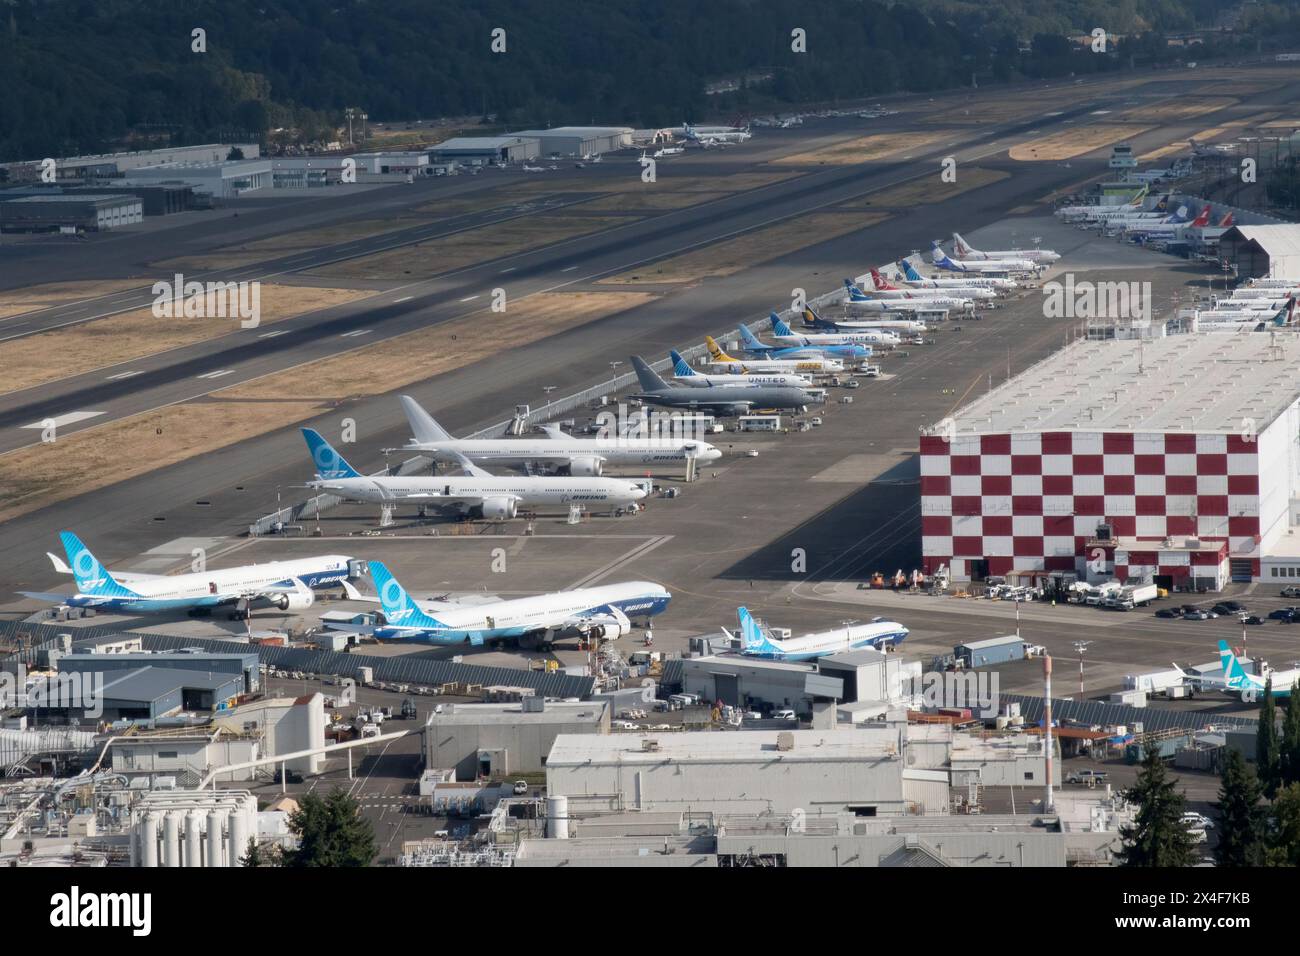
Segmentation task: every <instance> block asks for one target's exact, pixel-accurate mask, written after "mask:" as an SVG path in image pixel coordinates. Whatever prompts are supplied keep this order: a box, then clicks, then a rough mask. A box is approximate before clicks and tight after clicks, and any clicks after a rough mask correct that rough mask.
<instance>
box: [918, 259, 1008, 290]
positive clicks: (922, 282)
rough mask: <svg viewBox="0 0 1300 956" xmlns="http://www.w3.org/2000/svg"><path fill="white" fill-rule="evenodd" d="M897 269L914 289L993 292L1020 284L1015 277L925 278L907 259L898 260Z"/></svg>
mask: <svg viewBox="0 0 1300 956" xmlns="http://www.w3.org/2000/svg"><path fill="white" fill-rule="evenodd" d="M898 271H899V272H900V273H901V274H902V276H903V279H902V281H903V282H905V283H907V284H908V285H909V286H910V287H912V288H914V289H960V290H962V291H965V290H968V289H969V290H975V289H987V290H992V291H993V292H1009V291H1011V290H1012V289H1016V288H1019V286H1020V283H1018V282H1016V280H1015V279H1011V278H997V277H996V276H965V277H962V278H957V277H955V276H953V277H947V276H945V277H941V278H930V279H927V278H926V277H925V276H923V275H921V273H919V272H917V271H916V269H915V268H913V266H912V263H911V262H910V261H908V260H907V259H900V260H899V261H898Z"/></svg>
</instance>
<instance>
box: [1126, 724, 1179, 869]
mask: <svg viewBox="0 0 1300 956" xmlns="http://www.w3.org/2000/svg"><path fill="white" fill-rule="evenodd" d="M1175 787H1176V784H1175V783H1174V781H1173V780H1172V779H1170V777H1169V771H1168V770H1167V769H1166V768H1165V764H1164V761H1163V760H1161V759H1160V754H1159V753H1158V752H1157V751H1156V749H1155V748H1154V747H1148V748H1147V750H1146V754H1145V756H1144V757H1143V759H1142V772H1141V773H1139V774H1138V778H1137V782H1136V783H1134V785H1133V786H1132V787H1131V788H1129V789H1128V790H1126V791H1125V792H1124V798H1125V799H1126V800H1128V801H1129V802H1130V803H1134V804H1136V805H1137V808H1138V811H1137V817H1136V819H1135V820H1134V822H1133V825H1132V826H1125V827H1121V828H1120V831H1119V835H1120V838H1121V839H1122V840H1123V841H1124V848H1123V850H1122V851H1121V857H1122V861H1123V862H1122V864H1121V865H1122V866H1150V867H1178V866H1192V865H1193V864H1194V863H1195V862H1196V850H1195V844H1194V843H1193V842H1192V837H1191V834H1189V833H1188V832H1187V827H1186V825H1185V824H1184V823H1183V813H1184V811H1185V810H1186V809H1187V800H1186V798H1184V797H1183V795H1182V794H1181V793H1179V792H1178V791H1177V790H1176V789H1175Z"/></svg>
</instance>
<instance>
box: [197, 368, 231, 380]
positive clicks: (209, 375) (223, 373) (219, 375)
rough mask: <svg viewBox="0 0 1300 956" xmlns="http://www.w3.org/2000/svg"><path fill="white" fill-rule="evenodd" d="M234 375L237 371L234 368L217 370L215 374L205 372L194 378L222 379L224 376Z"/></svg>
mask: <svg viewBox="0 0 1300 956" xmlns="http://www.w3.org/2000/svg"><path fill="white" fill-rule="evenodd" d="M234 374H235V370H234V369H233V368H222V369H217V371H215V372H204V373H203V374H202V375H196V376H194V377H195V378H222V377H223V376H226V375H234Z"/></svg>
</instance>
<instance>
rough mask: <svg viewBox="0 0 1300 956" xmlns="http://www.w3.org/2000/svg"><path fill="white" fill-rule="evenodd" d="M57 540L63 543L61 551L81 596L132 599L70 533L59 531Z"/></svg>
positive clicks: (131, 595) (126, 590)
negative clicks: (65, 557) (66, 559)
mask: <svg viewBox="0 0 1300 956" xmlns="http://www.w3.org/2000/svg"><path fill="white" fill-rule="evenodd" d="M59 540H61V541H62V542H63V551H64V553H65V554H66V555H67V556H68V566H69V567H70V568H71V569H72V577H73V579H74V580H75V581H76V582H77V590H78V591H79V592H81V593H82V594H90V595H94V596H95V597H133V596H134V595H135V592H134V591H130V590H128V589H126V588H124V587H122V585H120V584H118V583H117V581H116V580H114V579H113V575H111V574H109V573H108V569H107V568H105V567H104V566H103V565H102V564H100V563H99V559H98V558H96V557H95V556H94V555H93V554H91V553H90V549H89V548H87V547H86V546H85V545H84V544H82V543H81V539H80V538H78V537H77V536H76V535H75V534H73V533H72V532H71V531H60V532H59Z"/></svg>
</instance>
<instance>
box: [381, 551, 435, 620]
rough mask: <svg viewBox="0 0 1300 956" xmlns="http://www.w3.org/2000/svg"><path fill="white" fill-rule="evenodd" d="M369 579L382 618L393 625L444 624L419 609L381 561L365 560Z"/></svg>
mask: <svg viewBox="0 0 1300 956" xmlns="http://www.w3.org/2000/svg"><path fill="white" fill-rule="evenodd" d="M367 563H368V564H369V565H370V579H371V580H372V581H374V583H375V590H376V591H377V592H378V593H379V606H380V607H381V608H382V609H383V612H384V619H385V620H386V621H387V622H388V623H389V624H390V625H392V626H394V627H443V626H444V625H443V624H442V623H441V622H440V621H437V620H435V619H434V618H431V617H429V615H427V614H425V613H424V612H423V611H421V610H420V607H419V605H417V604H416V603H415V601H413V600H412V599H411V596H410V595H409V594H407V593H406V589H405V588H404V587H402V585H401V584H399V583H398V581H397V578H395V577H393V572H391V571H389V570H388V568H387V566H386V565H385V564H384V562H382V561H370V562H367Z"/></svg>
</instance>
